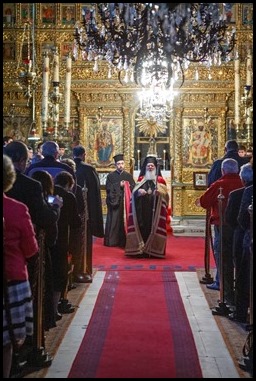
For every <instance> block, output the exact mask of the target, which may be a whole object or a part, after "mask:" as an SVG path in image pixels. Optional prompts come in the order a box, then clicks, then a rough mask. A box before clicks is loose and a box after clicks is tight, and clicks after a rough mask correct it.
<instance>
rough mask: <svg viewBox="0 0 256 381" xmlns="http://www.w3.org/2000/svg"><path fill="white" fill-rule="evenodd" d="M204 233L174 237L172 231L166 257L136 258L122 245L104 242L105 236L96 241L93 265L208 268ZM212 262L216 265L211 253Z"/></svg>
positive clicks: (109, 267)
mask: <svg viewBox="0 0 256 381" xmlns="http://www.w3.org/2000/svg"><path fill="white" fill-rule="evenodd" d="M204 246H205V241H204V238H203V237H174V236H172V235H168V238H167V245H166V258H164V259H162V258H142V259H138V258H132V257H126V256H125V255H124V250H123V249H120V248H118V247H106V246H103V239H100V238H98V239H96V241H95V242H94V245H93V266H94V267H95V268H97V269H98V270H146V269H149V270H152V269H158V270H174V271H195V270H196V269H198V268H204ZM210 263H211V265H212V266H213V267H215V263H214V259H213V256H212V254H211V257H210Z"/></svg>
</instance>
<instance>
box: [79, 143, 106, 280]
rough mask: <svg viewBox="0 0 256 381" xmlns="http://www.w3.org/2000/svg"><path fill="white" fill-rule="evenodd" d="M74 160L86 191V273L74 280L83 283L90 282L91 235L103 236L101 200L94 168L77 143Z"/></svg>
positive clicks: (82, 148)
mask: <svg viewBox="0 0 256 381" xmlns="http://www.w3.org/2000/svg"><path fill="white" fill-rule="evenodd" d="M73 156H74V161H75V163H76V178H77V184H79V185H80V186H81V187H82V188H83V189H84V191H85V192H86V198H87V209H88V221H87V229H86V236H87V237H86V257H87V258H86V262H87V263H86V265H87V269H86V273H84V274H81V276H77V279H76V281H80V282H83V283H86V282H88V283H89V282H92V246H93V236H95V237H99V238H102V237H104V225H103V213H102V200H101V193H100V180H99V176H98V174H97V172H96V170H95V168H94V167H93V166H91V165H89V164H86V163H85V162H84V160H85V156H86V153H85V148H84V147H83V146H81V145H78V146H76V147H74V148H73Z"/></svg>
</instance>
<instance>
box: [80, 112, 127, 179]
mask: <svg viewBox="0 0 256 381" xmlns="http://www.w3.org/2000/svg"><path fill="white" fill-rule="evenodd" d="M105 127H106V129H105ZM103 129H105V130H106V131H107V132H109V135H108V136H109V138H110V135H111V140H112V142H111V144H112V149H111V148H110V150H111V152H110V154H108V153H107V152H105V153H106V154H107V156H106V157H100V156H99V149H97V135H98V132H99V131H103ZM85 141H86V142H87V150H88V157H90V158H91V164H92V165H93V166H95V167H96V168H97V170H98V169H100V170H102V171H103V172H104V171H106V172H109V171H111V168H113V167H114V160H113V156H115V155H116V154H118V153H122V152H123V119H122V118H120V117H114V116H113V117H111V116H107V117H103V118H102V121H101V122H99V121H98V119H97V117H93V116H88V117H86V118H85ZM102 159H106V160H102Z"/></svg>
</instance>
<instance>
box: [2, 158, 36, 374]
mask: <svg viewBox="0 0 256 381" xmlns="http://www.w3.org/2000/svg"><path fill="white" fill-rule="evenodd" d="M15 179H16V172H15V169H14V166H13V164H12V161H11V159H10V158H9V157H8V156H6V155H3V191H4V194H3V218H4V254H3V262H4V273H3V275H4V277H3V278H4V304H3V366H4V371H3V373H4V378H9V375H10V370H11V362H12V350H13V349H16V348H17V347H18V346H21V345H22V344H23V343H24V341H25V339H26V336H32V335H33V304H32V293H31V288H30V283H29V280H28V270H27V262H28V261H29V260H30V258H31V257H33V256H35V255H36V254H37V253H38V243H37V240H36V236H35V231H34V227H33V224H32V221H31V217H30V214H29V211H28V207H27V206H26V205H25V204H23V203H22V202H19V201H16V200H14V199H12V198H10V197H7V196H6V195H5V192H7V191H8V190H9V189H11V187H12V185H13V183H14V181H15ZM8 316H9V318H10V319H9V318H8ZM10 321H11V324H10ZM11 331H12V333H13V335H11ZM12 336H13V338H12ZM13 346H15V348H13Z"/></svg>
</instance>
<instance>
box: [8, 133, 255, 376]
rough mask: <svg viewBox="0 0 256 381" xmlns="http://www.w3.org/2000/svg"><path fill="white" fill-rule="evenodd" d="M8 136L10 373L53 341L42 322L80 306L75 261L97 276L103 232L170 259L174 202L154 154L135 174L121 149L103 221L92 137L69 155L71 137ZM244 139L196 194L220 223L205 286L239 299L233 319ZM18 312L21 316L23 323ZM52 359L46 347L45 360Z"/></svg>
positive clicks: (242, 269) (136, 250) (248, 178)
mask: <svg viewBox="0 0 256 381" xmlns="http://www.w3.org/2000/svg"><path fill="white" fill-rule="evenodd" d="M8 138H9V137H6V139H4V150H3V153H4V155H3V158H4V160H3V164H4V165H3V175H4V176H3V177H4V189H3V191H4V194H3V200H4V214H3V218H4V225H3V226H4V290H5V293H4V322H3V329H4V330H3V337H4V342H3V346H4V359H5V361H4V364H5V369H4V376H5V378H8V377H9V376H10V374H12V372H13V373H14V374H15V372H17V373H19V364H21V363H23V364H24V363H27V364H30V363H33V362H34V361H35V358H36V359H38V356H35V354H37V355H38V351H39V347H40V349H42V348H43V350H44V349H45V343H44V331H47V330H49V329H53V328H54V327H56V323H57V321H59V320H60V319H61V318H62V314H65V313H72V312H74V311H75V306H73V305H72V303H70V302H69V300H68V291H69V289H70V287H71V286H72V285H71V284H70V277H69V274H70V261H71V263H72V268H73V271H72V282H79V283H91V282H92V281H93V241H94V240H93V238H94V237H99V238H103V244H104V245H105V246H109V247H120V248H122V249H123V250H124V255H125V256H129V257H133V258H150V257H156V258H163V259H164V258H165V256H166V242H167V233H168V229H167V220H168V207H169V194H168V189H167V184H166V181H165V179H164V178H163V176H162V174H161V167H160V164H159V162H158V160H157V159H156V157H155V156H151V155H148V156H147V157H146V158H145V159H144V162H143V165H142V167H141V171H140V174H139V177H138V179H134V177H133V175H132V174H131V173H129V172H127V171H126V170H125V160H124V155H123V154H122V153H120V154H117V155H115V156H114V157H113V159H114V164H115V170H113V171H111V172H109V174H108V175H107V178H106V184H105V185H104V187H105V190H106V205H107V214H106V222H105V227H104V220H103V211H102V199H101V188H102V186H101V184H100V180H99V176H98V173H97V171H96V169H95V168H94V167H93V166H91V165H90V164H88V163H86V149H85V147H83V146H81V145H77V146H75V147H74V148H73V150H72V155H66V154H65V146H64V145H61V144H58V143H57V142H55V141H45V142H40V143H39V144H38V147H37V150H36V152H35V153H34V154H33V151H32V152H30V151H31V149H30V148H31V147H28V146H27V145H26V144H25V143H24V142H22V141H15V140H14V141H13V140H12V139H11V138H10V139H8ZM242 148H243V147H238V144H237V142H236V141H234V140H230V141H227V142H226V144H225V154H224V156H223V157H222V158H220V159H217V160H216V161H215V162H214V163H213V164H212V166H211V169H210V172H209V174H208V186H207V190H206V191H205V192H204V193H203V194H202V195H201V197H200V198H198V199H197V200H196V201H195V203H196V205H197V206H200V207H202V208H204V209H206V210H208V211H209V216H210V223H211V224H212V226H213V229H214V238H213V254H214V259H215V264H216V270H217V271H216V276H215V281H214V282H213V283H212V284H207V287H208V288H209V289H211V290H220V288H221V287H223V295H224V299H225V303H227V305H229V306H233V307H234V308H233V310H232V313H230V314H229V317H230V319H232V320H236V321H239V322H243V323H245V322H246V321H247V320H248V309H249V296H250V284H249V282H248V279H249V278H250V276H249V272H250V261H249V259H248V258H249V257H250V250H251V238H250V219H249V214H248V206H249V205H250V203H251V201H252V198H251V197H252V187H253V185H252V181H253V163H252V158H251V157H248V156H244V155H242V152H240V151H241V150H242ZM239 149H240V150H239ZM220 194H221V197H222V203H221V210H220V207H219V195H220ZM220 242H221V244H220ZM220 259H221V260H220ZM14 261H15V266H14ZM220 274H221V275H222V279H224V282H222V280H221V279H220ZM222 283H223V284H222ZM42 285H43V286H42ZM13 289H14V290H18V294H20V295H19V298H20V299H18V297H17V295H16V294H13V293H12V290H13ZM14 295H16V296H14ZM10 304H11V306H10ZM13 306H14V307H13ZM13 314H16V316H17V315H19V316H20V319H21V320H20V321H21V323H20V324H19V325H17V327H16V325H15V320H13V316H12V315H13ZM11 322H12V323H11ZM38 322H39V323H42V324H38ZM38 327H41V328H38ZM14 354H15V356H14ZM14 358H15V364H14ZM40 361H42V363H40ZM44 362H47V357H46V359H45V353H44V352H43V356H42V360H40V358H39V366H40V365H42V366H45V364H44ZM14 365H15V366H16V368H15V367H14ZM37 365H38V364H37ZM11 366H12V370H11Z"/></svg>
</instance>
